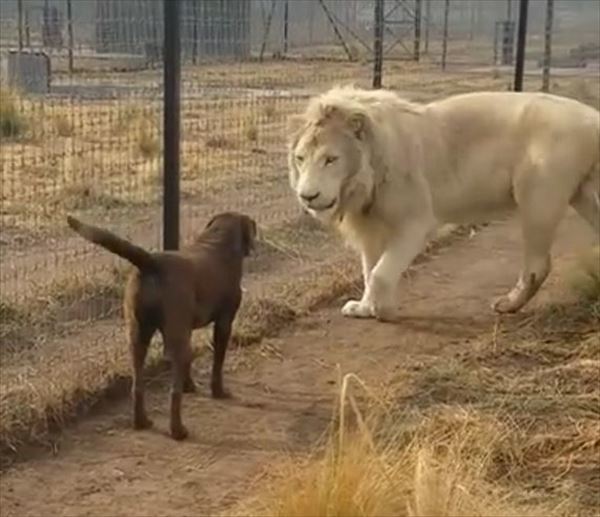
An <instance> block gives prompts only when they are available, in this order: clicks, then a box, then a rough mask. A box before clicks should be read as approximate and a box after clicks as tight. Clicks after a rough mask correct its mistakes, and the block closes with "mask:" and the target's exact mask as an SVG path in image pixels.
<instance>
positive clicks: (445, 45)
mask: <svg viewBox="0 0 600 517" xmlns="http://www.w3.org/2000/svg"><path fill="white" fill-rule="evenodd" d="M449 16H450V0H446V1H445V3H444V34H443V36H442V38H443V39H442V70H446V58H447V57H448V17H449Z"/></svg>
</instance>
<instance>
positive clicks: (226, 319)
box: [67, 212, 256, 440]
mask: <svg viewBox="0 0 600 517" xmlns="http://www.w3.org/2000/svg"><path fill="white" fill-rule="evenodd" d="M67 222H68V224H69V226H70V227H71V228H72V229H73V230H75V231H76V232H77V233H78V234H79V235H81V236H82V237H83V238H85V239H87V240H88V241H90V242H93V243H95V244H98V245H100V246H102V247H103V248H105V249H107V250H108V251H110V252H112V253H115V254H116V255H119V256H120V257H123V258H124V259H126V260H128V261H129V262H131V263H132V264H133V265H134V266H136V268H137V270H136V271H132V272H131V273H130V275H129V279H128V282H127V288H126V290H125V298H124V309H125V321H126V324H127V331H128V337H129V345H130V349H131V358H132V363H133V386H132V397H133V425H134V428H135V429H145V428H148V427H150V426H151V425H152V422H151V421H150V420H149V419H148V417H147V416H146V411H145V409H144V381H143V367H144V360H145V358H146V352H147V350H148V345H149V344H150V340H151V339H152V336H153V335H154V333H155V332H156V331H157V330H158V331H160V332H161V334H162V336H163V341H164V344H165V351H166V354H167V355H168V356H169V357H170V359H171V361H172V366H171V367H172V372H173V380H172V386H171V420H170V427H171V436H172V437H173V438H175V439H176V440H182V439H184V438H185V437H186V436H187V430H186V429H185V427H184V426H183V424H182V422H181V397H182V393H183V392H186V393H188V392H193V391H195V386H194V382H193V381H192V378H191V376H190V365H191V362H192V350H191V346H190V337H191V333H192V330H193V329H197V328H200V327H204V326H205V325H208V324H209V323H211V322H212V323H214V334H213V336H214V356H213V369H212V379H211V390H212V395H213V397H215V398H223V397H227V396H229V394H228V393H227V391H226V390H224V389H223V377H222V369H223V361H224V359H225V351H226V349H227V344H228V342H229V338H230V335H231V326H232V323H233V320H234V318H235V316H236V313H237V310H238V307H239V305H240V302H241V298H242V292H241V286H240V282H241V278H242V262H243V259H244V257H246V256H247V255H248V254H249V253H250V250H251V249H252V248H253V245H254V239H255V237H256V223H255V222H254V221H253V220H252V219H251V218H250V217H248V216H246V215H242V214H238V213H234V212H227V213H222V214H218V215H216V216H215V217H213V218H212V219H211V220H210V222H209V223H208V224H207V225H206V227H205V229H204V231H203V232H202V233H201V234H200V235H199V236H198V237H197V238H196V240H195V242H194V243H193V244H192V245H191V246H189V247H187V248H186V249H184V250H182V251H176V252H175V251H167V252H162V253H150V252H148V251H146V250H144V249H142V248H140V247H138V246H135V245H134V244H131V243H130V242H128V241H126V240H123V239H121V238H119V237H117V236H116V235H113V234H112V233H110V232H108V231H106V230H103V229H101V228H96V227H94V226H90V225H87V224H84V223H82V222H80V221H78V220H77V219H75V218H73V217H67Z"/></svg>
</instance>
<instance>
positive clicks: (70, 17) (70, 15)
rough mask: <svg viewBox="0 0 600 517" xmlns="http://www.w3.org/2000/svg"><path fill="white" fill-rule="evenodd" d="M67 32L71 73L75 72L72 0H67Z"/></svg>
mask: <svg viewBox="0 0 600 517" xmlns="http://www.w3.org/2000/svg"><path fill="white" fill-rule="evenodd" d="M67 34H68V37H69V49H68V52H69V73H70V74H72V73H73V45H74V42H73V9H72V6H71V0H67Z"/></svg>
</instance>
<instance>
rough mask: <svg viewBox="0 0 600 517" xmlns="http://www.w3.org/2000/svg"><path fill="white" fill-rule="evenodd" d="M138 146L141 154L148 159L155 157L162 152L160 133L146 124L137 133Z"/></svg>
mask: <svg viewBox="0 0 600 517" xmlns="http://www.w3.org/2000/svg"><path fill="white" fill-rule="evenodd" d="M137 146H138V149H139V151H140V154H141V155H142V156H143V157H144V158H146V159H151V158H155V157H156V156H158V153H159V152H160V143H159V141H158V135H157V134H156V133H155V132H153V131H151V130H150V129H148V127H147V126H144V127H142V128H141V129H140V130H139V132H138V135H137Z"/></svg>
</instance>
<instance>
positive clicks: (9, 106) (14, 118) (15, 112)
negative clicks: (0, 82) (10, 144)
mask: <svg viewBox="0 0 600 517" xmlns="http://www.w3.org/2000/svg"><path fill="white" fill-rule="evenodd" d="M19 104H20V99H19V95H18V94H17V93H16V92H14V91H11V90H9V89H7V88H4V87H0V136H1V137H2V138H12V139H14V138H17V137H19V136H22V135H23V133H24V132H25V131H26V129H27V123H26V121H25V117H24V116H23V115H22V113H21V111H20V107H19Z"/></svg>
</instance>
